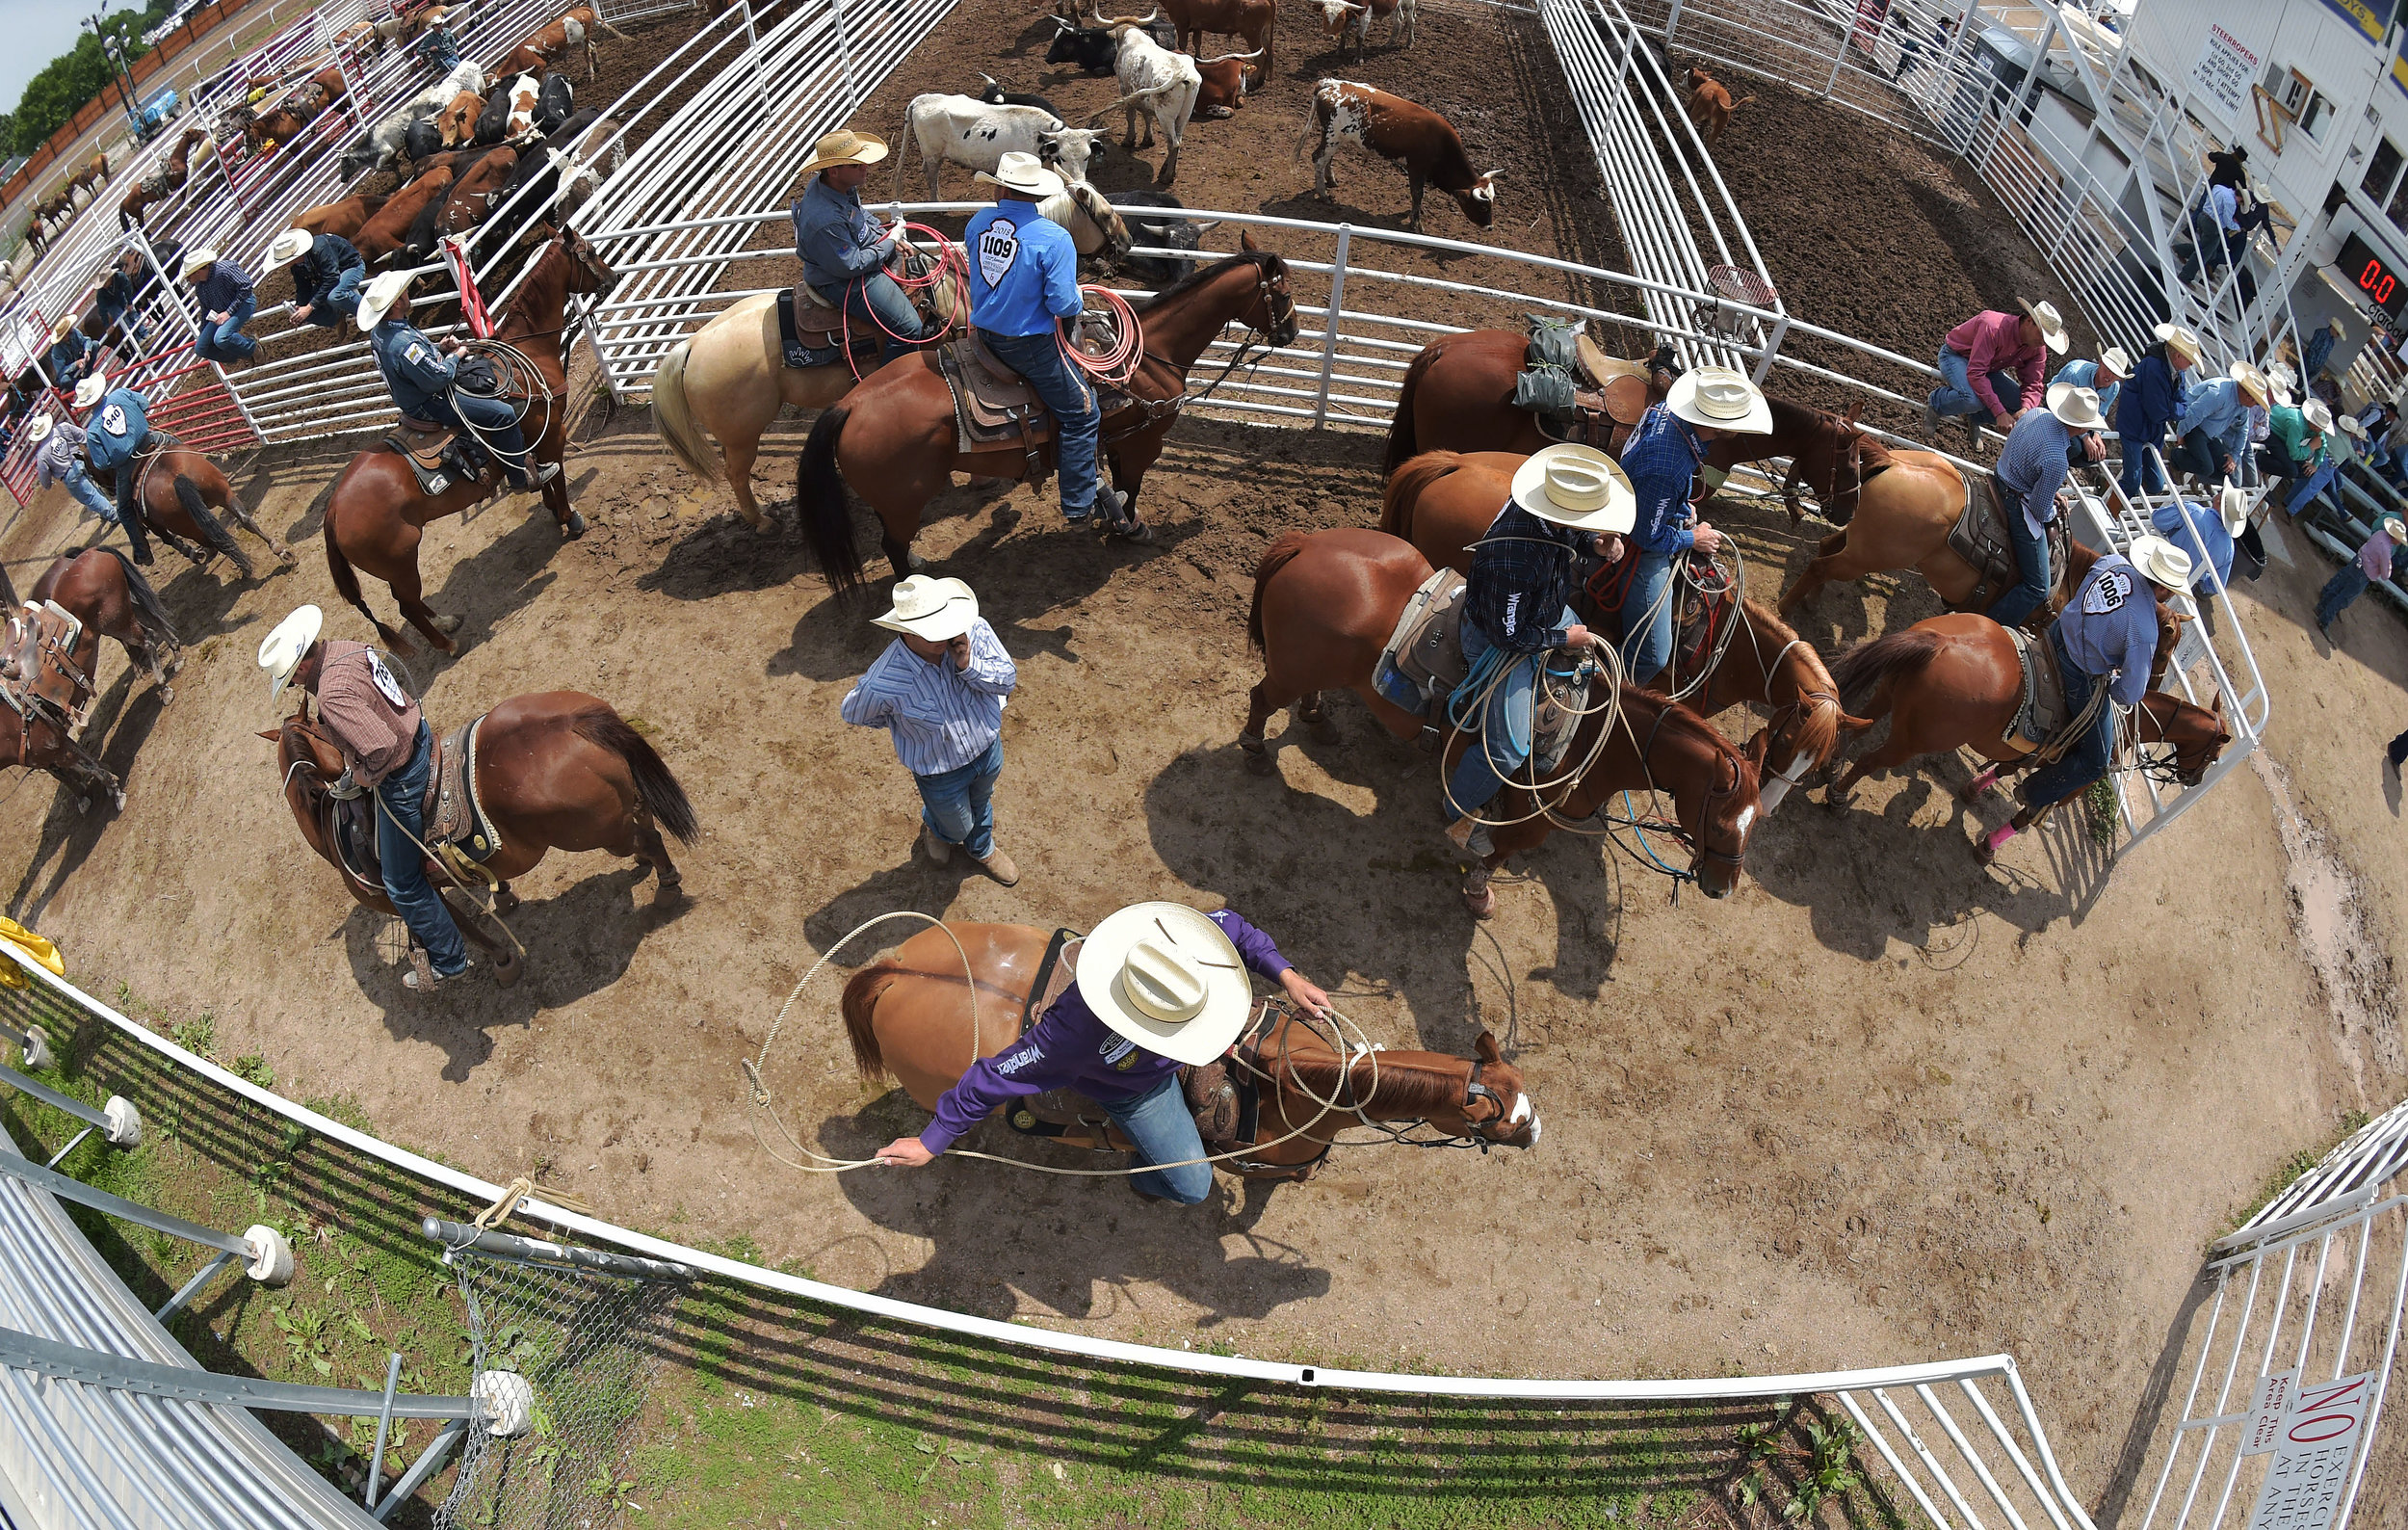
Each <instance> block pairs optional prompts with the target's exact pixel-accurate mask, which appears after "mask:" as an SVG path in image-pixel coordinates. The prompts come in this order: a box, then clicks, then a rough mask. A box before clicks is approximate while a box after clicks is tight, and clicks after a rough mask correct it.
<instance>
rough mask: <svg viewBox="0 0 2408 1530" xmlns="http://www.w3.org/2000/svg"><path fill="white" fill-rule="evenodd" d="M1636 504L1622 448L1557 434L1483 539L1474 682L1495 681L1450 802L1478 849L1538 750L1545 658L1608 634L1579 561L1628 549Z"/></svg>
mask: <svg viewBox="0 0 2408 1530" xmlns="http://www.w3.org/2000/svg"><path fill="white" fill-rule="evenodd" d="M1642 428H1643V427H1642ZM1632 507H1633V496H1632V492H1631V481H1630V479H1628V478H1627V477H1625V476H1624V475H1623V472H1622V469H1621V468H1620V467H1619V466H1617V465H1616V464H1615V463H1614V462H1613V460H1612V459H1611V458H1610V457H1608V456H1607V455H1606V454H1605V453H1603V452H1601V451H1598V450H1597V449H1596V448H1595V447H1593V446H1580V445H1572V444H1566V445H1562V446H1550V447H1548V448H1546V449H1545V450H1544V451H1541V452H1539V453H1537V454H1536V455H1535V456H1533V457H1531V459H1529V460H1528V461H1527V462H1523V464H1522V465H1521V466H1520V467H1518V468H1515V469H1514V472H1513V492H1512V497H1511V498H1510V499H1508V500H1506V501H1505V508H1503V509H1502V510H1500V511H1498V512H1497V518H1496V519H1494V520H1492V521H1490V522H1489V523H1488V529H1487V530H1486V531H1485V532H1482V533H1481V534H1480V539H1479V541H1478V542H1477V543H1476V544H1474V546H1473V549H1472V569H1471V574H1470V576H1469V578H1470V584H1469V588H1468V589H1466V590H1465V591H1464V603H1463V624H1462V643H1463V657H1464V660H1465V662H1466V663H1467V664H1469V665H1470V667H1471V674H1470V677H1469V679H1467V680H1466V682H1465V686H1466V689H1467V690H1469V691H1472V692H1475V693H1477V692H1480V691H1483V690H1484V692H1485V700H1484V702H1483V704H1482V705H1481V707H1480V711H1479V718H1478V723H1479V737H1478V738H1477V739H1475V740H1473V741H1472V742H1471V743H1470V744H1469V745H1468V746H1467V747H1466V748H1465V749H1464V751H1463V756H1462V758H1461V759H1459V760H1457V761H1456V762H1455V767H1454V772H1453V775H1451V776H1450V777H1449V778H1447V786H1446V792H1445V794H1444V796H1443V799H1442V800H1441V803H1440V806H1441V807H1442V808H1443V810H1444V815H1445V817H1446V819H1447V821H1448V822H1449V823H1450V825H1451V826H1452V827H1450V828H1449V829H1448V831H1447V833H1448V836H1449V837H1450V838H1452V839H1453V840H1454V842H1455V843H1456V844H1458V845H1461V846H1463V847H1464V848H1466V849H1468V850H1470V851H1472V852H1473V853H1474V854H1476V855H1479V856H1481V857H1486V856H1488V855H1490V854H1491V853H1492V852H1493V851H1494V849H1495V847H1494V846H1493V845H1492V844H1491V843H1490V842H1489V834H1488V828H1489V826H1488V825H1486V824H1484V823H1482V822H1480V821H1479V810H1480V809H1481V808H1483V807H1485V806H1487V805H1488V803H1489V800H1490V799H1492V798H1494V797H1495V796H1496V795H1497V793H1498V791H1499V790H1500V789H1501V788H1502V787H1503V786H1504V785H1505V781H1506V779H1507V778H1510V777H1511V776H1512V775H1513V773H1514V772H1516V771H1518V770H1520V769H1521V768H1522V762H1523V761H1525V760H1527V759H1529V758H1530V757H1531V745H1532V739H1531V720H1532V696H1533V692H1534V690H1535V688H1536V686H1537V683H1538V667H1539V665H1540V664H1541V663H1542V662H1543V661H1544V660H1545V658H1546V655H1547V654H1549V653H1550V652H1552V651H1554V650H1556V649H1557V648H1565V649H1571V650H1574V651H1578V650H1580V649H1583V648H1586V647H1588V646H1591V645H1592V644H1594V643H1595V642H1596V637H1595V635H1594V634H1593V633H1591V632H1590V631H1589V630H1588V628H1586V627H1585V626H1583V625H1582V624H1581V621H1580V619H1579V618H1578V617H1576V616H1574V615H1573V614H1572V605H1571V601H1572V592H1573V590H1574V589H1575V588H1577V587H1578V584H1579V576H1578V566H1579V561H1580V559H1581V557H1582V555H1584V554H1587V555H1590V556H1594V557H1600V558H1605V559H1607V560H1608V561H1611V560H1612V559H1615V558H1618V557H1620V556H1621V552H1622V548H1621V543H1620V541H1619V538H1620V535H1621V534H1623V533H1626V532H1628V531H1629V530H1630V529H1631V516H1632ZM1610 539H1611V540H1610ZM1637 599H1639V594H1638V592H1637V589H1636V586H1634V587H1633V588H1632V592H1631V594H1629V595H1628V596H1626V597H1625V598H1624V602H1623V610H1624V611H1625V612H1626V613H1636V611H1637V610H1638V609H1639V608H1638V607H1637V606H1636V605H1634V604H1633V603H1632V602H1634V601H1636V600H1637ZM1625 620H1626V621H1627V620H1629V617H1628V616H1626V617H1625Z"/></svg>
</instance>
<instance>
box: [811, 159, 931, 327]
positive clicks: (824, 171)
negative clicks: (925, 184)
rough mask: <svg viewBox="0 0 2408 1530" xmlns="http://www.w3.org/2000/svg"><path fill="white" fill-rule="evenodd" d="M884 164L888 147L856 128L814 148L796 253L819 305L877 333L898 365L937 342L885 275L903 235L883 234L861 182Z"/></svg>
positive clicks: (884, 231) (908, 300)
mask: <svg viewBox="0 0 2408 1530" xmlns="http://www.w3.org/2000/svg"><path fill="white" fill-rule="evenodd" d="M885 157H886V145H885V143H884V142H883V141H882V140H879V139H876V138H872V137H871V136H870V135H869V134H867V133H856V132H854V131H852V129H851V128H839V129H837V130H836V131H835V132H833V133H830V134H827V135H826V136H825V137H824V138H822V139H821V140H820V141H819V143H817V144H815V145H812V148H811V157H810V158H809V159H808V160H805V161H804V162H803V166H802V172H803V174H804V175H806V176H808V177H810V184H809V185H807V186H805V187H804V188H803V190H802V195H801V196H799V197H798V198H795V205H794V219H795V252H796V253H797V254H798V255H800V256H801V257H802V279H803V281H804V283H805V284H807V285H808V286H809V287H810V288H811V290H812V291H813V292H816V293H818V294H819V295H820V301H821V302H823V303H826V304H827V305H828V306H829V307H831V308H838V309H841V310H843V311H844V312H845V313H846V314H847V315H849V316H850V317H851V318H853V319H856V320H858V321H860V322H862V323H864V324H869V325H873V326H876V327H877V331H878V340H879V344H880V346H881V348H882V354H883V355H884V356H885V358H886V359H887V360H889V361H892V360H893V359H895V357H897V356H902V355H903V354H904V353H906V352H908V351H910V350H911V349H913V348H914V347H915V346H918V345H919V344H921V343H922V342H923V341H927V340H932V339H934V338H935V337H936V336H935V334H934V333H933V332H932V331H931V330H930V329H929V326H928V325H927V324H925V323H924V322H922V320H921V318H920V310H919V309H917V308H915V307H913V306H912V305H911V299H910V298H909V296H907V295H906V294H905V293H904V292H903V287H902V285H901V284H900V283H898V282H897V281H896V280H895V278H894V277H891V276H888V275H887V274H886V263H887V262H888V261H890V260H892V259H894V258H895V252H896V251H898V250H899V249H901V248H902V245H903V236H902V234H900V233H890V232H888V231H887V230H886V229H884V228H882V227H880V226H879V225H878V224H877V223H876V222H874V221H873V220H872V219H871V217H870V215H869V214H868V213H867V212H865V211H864V210H863V209H862V206H861V183H862V182H864V181H866V180H868V179H869V178H870V167H871V166H873V165H875V164H877V163H878V161H880V160H882V159H884V158H885ZM796 311H797V313H798V315H799V313H800V312H801V310H800V309H798V310H796Z"/></svg>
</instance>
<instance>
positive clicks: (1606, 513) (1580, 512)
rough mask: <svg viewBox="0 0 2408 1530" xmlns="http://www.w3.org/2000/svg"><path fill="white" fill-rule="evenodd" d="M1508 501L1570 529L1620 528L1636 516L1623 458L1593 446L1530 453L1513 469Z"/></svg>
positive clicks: (1635, 501)
mask: <svg viewBox="0 0 2408 1530" xmlns="http://www.w3.org/2000/svg"><path fill="white" fill-rule="evenodd" d="M1513 502H1514V503H1515V504H1517V505H1519V506H1521V507H1522V508H1523V509H1524V510H1527V511H1529V512H1530V513H1531V514H1533V515H1536V516H1537V517H1538V518H1539V519H1540V520H1546V521H1553V522H1554V523H1555V524H1557V525H1558V526H1569V527H1571V528H1572V529H1573V530H1575V531H1612V532H1625V531H1629V530H1630V529H1631V528H1632V527H1633V526H1634V525H1636V524H1637V521H1638V494H1637V492H1636V490H1635V489H1633V488H1631V480H1630V478H1629V476H1628V475H1627V474H1625V473H1624V472H1623V471H1622V464H1621V463H1619V462H1615V461H1614V460H1613V459H1612V458H1610V457H1608V456H1607V455H1606V454H1605V453H1603V452H1601V451H1599V450H1597V448H1595V447H1594V446H1580V445H1576V444H1566V445H1562V446H1550V447H1547V448H1545V449H1544V450H1542V451H1539V452H1536V453H1533V454H1532V455H1531V458H1530V460H1529V461H1528V462H1524V463H1523V464H1522V465H1521V466H1519V467H1517V468H1515V469H1514V470H1513Z"/></svg>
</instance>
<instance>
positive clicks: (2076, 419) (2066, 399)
mask: <svg viewBox="0 0 2408 1530" xmlns="http://www.w3.org/2000/svg"><path fill="white" fill-rule="evenodd" d="M2049 412H2050V413H2052V414H2054V415H2055V416H2056V417H2057V418H2058V419H2059V420H2062V421H2063V422H2064V423H2065V424H2066V426H2067V427H2068V428H2070V429H2073V430H2077V431H2097V430H2104V429H2106V428H2107V416H2106V415H2104V414H2102V413H2100V412H2099V395H2098V393H2097V391H2096V390H2094V389H2091V388H2086V387H2078V386H2076V385H2075V384H2073V383H2071V382H2052V383H2050V384H2049Z"/></svg>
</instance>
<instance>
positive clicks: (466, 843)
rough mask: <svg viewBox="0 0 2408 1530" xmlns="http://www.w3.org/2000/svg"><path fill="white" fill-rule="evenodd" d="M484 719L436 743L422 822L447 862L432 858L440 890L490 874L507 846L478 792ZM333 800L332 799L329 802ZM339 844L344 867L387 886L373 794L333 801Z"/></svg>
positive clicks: (429, 867) (431, 875)
mask: <svg viewBox="0 0 2408 1530" xmlns="http://www.w3.org/2000/svg"><path fill="white" fill-rule="evenodd" d="M482 727H484V718H483V717H479V718H477V719H476V720H475V721H473V722H470V723H466V724H463V725H460V726H458V727H456V728H454V729H453V730H452V731H451V732H449V733H447V734H445V735H444V736H443V738H442V741H441V743H440V744H439V745H438V746H437V747H436V750H435V759H434V768H433V769H432V770H431V771H429V772H428V773H427V795H426V798H425V800H424V801H423V802H422V803H421V804H420V805H419V820H420V822H421V824H422V825H423V826H424V827H425V830H426V835H425V837H426V842H427V845H428V847H429V848H430V849H432V850H433V851H434V853H435V854H436V855H438V856H440V857H443V859H444V861H445V862H446V863H447V864H444V865H437V864H436V863H435V862H433V861H428V862H427V863H426V866H425V870H426V874H427V877H428V879H429V880H430V881H431V882H432V883H433V884H434V885H435V886H436V887H438V888H441V887H445V886H448V885H450V884H451V882H452V879H453V878H454V877H458V879H459V880H460V881H461V882H463V883H466V884H469V885H470V886H475V885H476V884H478V883H479V882H480V881H481V880H483V878H484V874H483V873H482V872H480V871H478V869H477V868H479V867H482V866H483V865H484V863H485V862H486V861H488V860H491V859H492V858H493V857H495V856H496V855H498V854H499V853H500V852H501V849H502V835H501V832H500V831H498V830H496V829H495V828H494V827H493V821H492V820H491V819H490V818H488V817H487V816H486V815H485V810H484V799H483V798H482V797H481V796H480V794H479V792H478V790H477V737H478V731H479V729H481V728H482ZM329 801H331V800H329ZM332 806H333V810H334V819H335V825H334V827H335V835H334V843H335V848H336V849H337V850H338V851H339V852H341V854H342V857H343V862H344V866H343V869H344V870H345V871H347V872H349V873H350V874H351V875H353V877H356V878H357V879H359V881H360V882H361V883H362V884H365V885H368V886H372V887H380V886H382V885H383V884H384V870H383V862H382V861H381V860H380V858H379V857H378V855H377V806H376V803H375V802H374V800H373V799H372V797H371V796H370V795H369V794H362V795H361V796H358V797H355V798H353V799H352V800H351V801H350V802H335V803H332Z"/></svg>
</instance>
